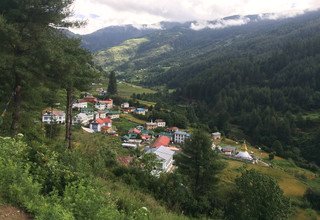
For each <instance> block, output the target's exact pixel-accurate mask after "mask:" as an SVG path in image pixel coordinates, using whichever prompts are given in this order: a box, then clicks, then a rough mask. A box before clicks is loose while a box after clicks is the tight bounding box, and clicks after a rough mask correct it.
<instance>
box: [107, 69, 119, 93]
mask: <svg viewBox="0 0 320 220" xmlns="http://www.w3.org/2000/svg"><path fill="white" fill-rule="evenodd" d="M107 92H108V94H110V95H115V94H117V93H118V91H117V79H116V73H115V72H114V71H112V72H111V73H110V74H109V84H108V90H107Z"/></svg>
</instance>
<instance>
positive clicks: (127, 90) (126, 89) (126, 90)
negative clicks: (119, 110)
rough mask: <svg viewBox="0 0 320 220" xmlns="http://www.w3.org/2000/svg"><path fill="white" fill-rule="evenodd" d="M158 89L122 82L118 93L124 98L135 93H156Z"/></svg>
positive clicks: (119, 84)
mask: <svg viewBox="0 0 320 220" xmlns="http://www.w3.org/2000/svg"><path fill="white" fill-rule="evenodd" d="M155 92H156V91H154V90H151V89H148V88H143V87H141V86H136V85H132V84H129V83H125V82H121V83H118V93H119V96H121V97H123V98H129V97H130V96H131V95H132V94H133V93H135V94H143V93H146V94H147V93H155Z"/></svg>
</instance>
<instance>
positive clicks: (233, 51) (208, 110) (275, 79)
mask: <svg viewBox="0 0 320 220" xmlns="http://www.w3.org/2000/svg"><path fill="white" fill-rule="evenodd" d="M246 18H247V19H248V17H246ZM257 18H260V19H257ZM228 19H233V20H234V19H238V20H239V19H242V20H243V18H239V17H235V18H234V17H233V18H228ZM188 25H194V23H189V24H188ZM188 25H185V26H184V27H182V26H176V27H174V28H171V29H168V30H162V31H158V32H154V33H151V34H149V35H146V36H144V37H143V38H140V39H134V40H132V39H131V40H129V41H126V42H124V43H123V44H121V45H120V46H117V47H114V48H111V49H109V50H106V51H100V52H98V53H96V55H95V59H96V63H98V64H100V65H101V66H102V67H105V68H107V69H115V70H117V71H118V74H119V77H122V78H124V79H125V80H129V81H133V82H139V83H142V84H144V85H147V86H163V85H165V86H167V87H168V88H170V89H175V90H176V92H175V93H173V94H172V95H171V99H175V101H178V102H180V103H185V104H186V103H187V104H189V105H190V104H191V105H193V106H194V108H195V113H196V115H197V117H198V118H199V120H200V122H201V123H204V124H206V125H208V126H209V129H211V130H214V129H219V130H223V131H224V132H225V133H227V134H229V135H230V136H233V137H235V138H239V139H241V138H246V139H250V140H251V141H253V142H254V143H256V144H259V145H265V146H266V149H268V150H270V151H273V150H274V151H277V152H278V154H280V155H283V156H286V157H290V158H294V159H296V160H297V161H300V162H301V163H302V164H305V163H306V162H305V161H304V159H302V157H303V158H305V159H307V160H308V161H311V162H314V163H317V164H318V165H319V164H320V160H319V156H320V155H319V153H317V152H319V151H317V149H318V148H319V147H320V146H319V144H318V143H319V140H318V137H319V135H317V134H318V133H319V131H317V127H318V126H319V118H318V116H317V115H318V113H317V112H318V110H319V109H320V105H319V103H320V92H319V89H320V78H319V77H320V65H319V63H320V12H319V11H316V12H309V13H306V14H304V15H300V16H296V17H292V18H283V19H278V20H270V19H262V18H261V17H257V16H251V20H250V21H249V22H247V24H243V25H236V26H229V27H225V28H216V29H213V26H210V24H209V25H208V24H206V25H207V26H208V27H211V28H204V29H201V30H197V31H196V30H194V29H191V28H189V27H188ZM137 41H139V42H140V43H139V44H138V45H137V44H133V43H132V42H137ZM124 45H125V46H126V48H123V47H124ZM128 48H129V49H128ZM128 51H129V52H128ZM115 56H116V57H118V58H119V57H120V58H121V57H122V58H123V57H125V59H112V57H115ZM182 100H184V101H182ZM278 142H280V143H281V146H280V147H279V146H275V145H277V143H278Z"/></svg>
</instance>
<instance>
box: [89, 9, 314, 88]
mask: <svg viewBox="0 0 320 220" xmlns="http://www.w3.org/2000/svg"><path fill="white" fill-rule="evenodd" d="M319 14H320V13H319V12H311V13H307V14H305V15H302V16H297V17H293V18H283V19H278V20H275V19H274V18H275V17H274V15H272V14H265V15H248V16H244V17H241V16H231V17H227V18H223V19H221V20H215V21H204V22H199V21H198V22H196V21H193V22H192V21H191V22H186V23H171V22H166V23H164V22H163V23H161V26H162V30H150V32H149V33H148V34H145V35H143V34H141V36H140V37H134V38H136V39H137V38H143V39H147V41H144V43H142V44H140V45H139V46H138V47H136V45H133V47H134V48H132V49H130V50H129V51H128V54H124V53H125V51H124V52H122V56H125V57H126V61H124V60H123V59H120V60H121V61H119V59H118V60H114V59H112V58H111V59H109V58H110V57H114V56H119V54H118V55H116V54H114V53H115V52H116V53H118V51H119V50H118V49H119V48H118V47H120V48H121V47H122V46H123V45H122V44H126V45H127V47H130V41H129V44H128V42H124V41H126V40H128V39H124V40H123V41H121V42H120V43H119V44H118V45H117V46H114V48H112V49H110V48H109V47H107V48H106V49H103V50H100V51H99V52H98V53H95V59H96V60H97V61H98V64H99V65H100V66H102V67H103V68H106V70H111V69H115V70H117V71H118V72H119V75H120V77H122V78H123V79H126V80H128V81H131V82H135V83H137V82H139V83H140V82H141V81H145V82H147V84H150V83H151V84H157V83H163V82H162V81H161V79H160V78H161V75H162V73H166V72H168V70H170V69H172V68H173V67H175V68H178V69H179V68H180V67H181V66H184V67H185V66H186V65H187V66H190V64H191V63H197V62H198V61H201V60H203V59H205V60H209V59H213V58H214V57H220V56H222V55H223V54H229V55H232V54H233V55H234V56H235V55H237V56H241V54H243V53H247V52H250V53H252V54H253V55H254V54H255V53H265V52H266V53H268V51H270V47H273V46H275V45H281V44H284V43H286V42H288V41H290V40H291V39H292V37H294V36H295V35H296V36H297V35H299V34H300V35H301V36H303V35H304V34H306V35H308V31H309V30H307V29H308V27H309V26H310V25H311V26H312V25H313V26H314V27H312V28H314V29H317V26H316V24H317V23H316V22H317V20H318V19H319ZM313 23H315V24H313ZM300 28H301V30H299V29H300ZM298 30H299V31H298ZM304 31H305V33H304ZM94 35H95V34H94ZM270 39H271V40H270ZM84 41H85V40H84ZM139 41H140V40H139ZM100 48H101V47H100ZM117 48H118V49H117ZM122 48H123V47H122ZM132 50H134V51H135V52H134V53H132ZM103 60H108V62H105V63H104V62H103ZM173 72H174V73H173V74H174V75H175V77H178V76H177V74H176V73H177V72H178V71H176V69H174V70H173ZM169 73H170V72H169ZM154 76H157V77H156V78H154ZM147 78H148V79H149V80H147ZM142 79H143V80H142ZM172 80H173V78H172ZM172 80H171V81H172ZM165 83H168V81H167V80H165Z"/></svg>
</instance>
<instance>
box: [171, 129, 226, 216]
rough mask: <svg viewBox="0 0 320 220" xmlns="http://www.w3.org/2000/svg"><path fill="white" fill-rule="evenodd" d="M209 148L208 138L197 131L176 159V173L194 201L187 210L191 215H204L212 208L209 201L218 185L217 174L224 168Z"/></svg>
mask: <svg viewBox="0 0 320 220" xmlns="http://www.w3.org/2000/svg"><path fill="white" fill-rule="evenodd" d="M211 146H212V142H211V140H210V137H209V136H208V135H207V134H206V133H204V132H203V131H200V130H197V131H195V132H194V133H193V134H192V137H191V139H190V140H187V141H186V143H185V145H184V146H183V147H182V153H181V154H179V155H178V156H177V157H176V165H177V167H178V169H177V172H178V173H180V174H181V175H182V176H183V179H184V184H185V185H186V186H187V187H188V190H189V191H190V192H191V194H192V197H193V200H194V201H192V202H191V203H190V208H189V209H190V210H189V211H191V212H192V214H198V213H206V212H208V210H209V209H211V208H212V204H210V201H212V200H213V197H214V191H215V187H216V185H217V183H218V178H217V174H218V173H220V172H221V171H222V169H223V168H224V163H223V162H222V161H220V160H219V157H218V154H217V153H215V152H214V151H213V150H212V149H211Z"/></svg>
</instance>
